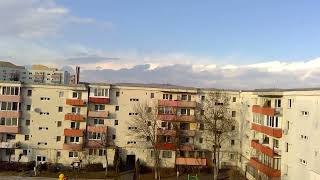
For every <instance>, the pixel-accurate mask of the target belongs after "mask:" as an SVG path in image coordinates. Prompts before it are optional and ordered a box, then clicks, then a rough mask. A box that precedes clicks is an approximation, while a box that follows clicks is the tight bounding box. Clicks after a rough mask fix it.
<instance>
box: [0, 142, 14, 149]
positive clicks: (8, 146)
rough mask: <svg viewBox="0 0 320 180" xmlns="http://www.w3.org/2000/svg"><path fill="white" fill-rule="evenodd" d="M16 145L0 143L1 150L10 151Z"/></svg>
mask: <svg viewBox="0 0 320 180" xmlns="http://www.w3.org/2000/svg"><path fill="white" fill-rule="evenodd" d="M17 147H18V145H17V143H16V142H0V148H1V149H10V148H17Z"/></svg>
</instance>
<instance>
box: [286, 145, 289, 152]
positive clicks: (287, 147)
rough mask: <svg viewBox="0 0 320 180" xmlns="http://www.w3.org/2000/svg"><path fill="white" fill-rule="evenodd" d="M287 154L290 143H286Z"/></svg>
mask: <svg viewBox="0 0 320 180" xmlns="http://www.w3.org/2000/svg"><path fill="white" fill-rule="evenodd" d="M286 152H289V143H286Z"/></svg>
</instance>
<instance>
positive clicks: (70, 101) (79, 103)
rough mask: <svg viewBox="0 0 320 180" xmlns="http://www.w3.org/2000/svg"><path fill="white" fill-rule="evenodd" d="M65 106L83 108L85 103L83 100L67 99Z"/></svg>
mask: <svg viewBox="0 0 320 180" xmlns="http://www.w3.org/2000/svg"><path fill="white" fill-rule="evenodd" d="M66 104H68V105H71V106H84V105H86V102H85V101H84V100H83V99H67V100H66Z"/></svg>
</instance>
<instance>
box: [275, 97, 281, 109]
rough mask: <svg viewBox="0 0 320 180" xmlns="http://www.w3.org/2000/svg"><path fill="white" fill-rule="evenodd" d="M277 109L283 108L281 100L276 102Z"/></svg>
mask: <svg viewBox="0 0 320 180" xmlns="http://www.w3.org/2000/svg"><path fill="white" fill-rule="evenodd" d="M274 107H276V108H280V107H281V99H276V100H275V106H274Z"/></svg>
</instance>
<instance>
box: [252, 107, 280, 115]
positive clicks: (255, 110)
mask: <svg viewBox="0 0 320 180" xmlns="http://www.w3.org/2000/svg"><path fill="white" fill-rule="evenodd" d="M252 112H253V113H258V114H263V115H269V116H274V115H275V112H276V111H275V108H271V107H261V106H259V105H253V106H252Z"/></svg>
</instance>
